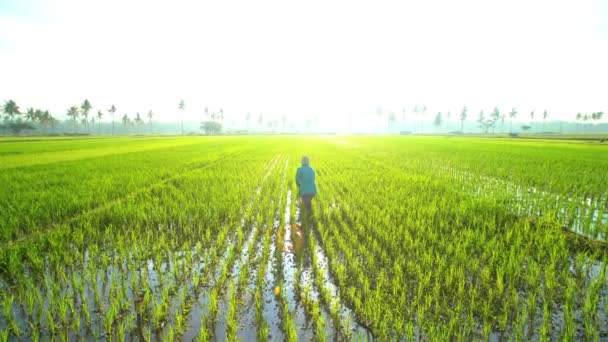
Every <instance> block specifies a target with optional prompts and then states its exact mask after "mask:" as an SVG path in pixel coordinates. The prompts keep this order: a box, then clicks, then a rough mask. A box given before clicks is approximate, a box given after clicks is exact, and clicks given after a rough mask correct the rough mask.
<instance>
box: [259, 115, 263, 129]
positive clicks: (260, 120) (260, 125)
mask: <svg viewBox="0 0 608 342" xmlns="http://www.w3.org/2000/svg"><path fill="white" fill-rule="evenodd" d="M263 123H264V114H262V113H260V115H259V116H258V125H259V127H260V128H263V125H262V124H263Z"/></svg>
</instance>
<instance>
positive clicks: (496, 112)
mask: <svg viewBox="0 0 608 342" xmlns="http://www.w3.org/2000/svg"><path fill="white" fill-rule="evenodd" d="M490 118H491V119H492V134H494V133H495V132H496V130H495V129H496V122H498V120H499V119H500V111H499V110H498V107H494V110H493V111H492V114H490Z"/></svg>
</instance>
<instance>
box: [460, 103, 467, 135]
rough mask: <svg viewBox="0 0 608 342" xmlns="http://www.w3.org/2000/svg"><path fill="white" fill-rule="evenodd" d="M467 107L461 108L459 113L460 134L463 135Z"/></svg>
mask: <svg viewBox="0 0 608 342" xmlns="http://www.w3.org/2000/svg"><path fill="white" fill-rule="evenodd" d="M467 111H468V109H467V106H464V107H462V111H460V133H464V131H463V128H464V120H466V119H467Z"/></svg>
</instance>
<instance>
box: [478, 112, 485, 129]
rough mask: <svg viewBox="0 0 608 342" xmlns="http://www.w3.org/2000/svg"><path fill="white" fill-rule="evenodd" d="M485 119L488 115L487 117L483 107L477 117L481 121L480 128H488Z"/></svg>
mask: <svg viewBox="0 0 608 342" xmlns="http://www.w3.org/2000/svg"><path fill="white" fill-rule="evenodd" d="M485 120H486V117H485V115H484V113H483V109H482V110H481V112H479V116H478V117H477V122H479V128H480V129H485V128H486V127H485V125H484V124H485Z"/></svg>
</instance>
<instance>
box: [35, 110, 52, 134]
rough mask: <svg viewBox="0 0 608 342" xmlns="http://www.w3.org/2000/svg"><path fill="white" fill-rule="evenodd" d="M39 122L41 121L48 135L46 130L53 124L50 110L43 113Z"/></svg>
mask: <svg viewBox="0 0 608 342" xmlns="http://www.w3.org/2000/svg"><path fill="white" fill-rule="evenodd" d="M38 120H39V121H40V124H42V127H43V128H44V131H45V133H46V129H47V127H48V126H49V125H50V124H51V121H52V120H53V117H52V116H51V114H50V113H49V111H48V110H45V111H44V112H42V111H41V114H40V117H39V118H38Z"/></svg>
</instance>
